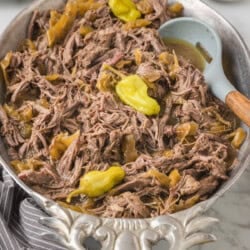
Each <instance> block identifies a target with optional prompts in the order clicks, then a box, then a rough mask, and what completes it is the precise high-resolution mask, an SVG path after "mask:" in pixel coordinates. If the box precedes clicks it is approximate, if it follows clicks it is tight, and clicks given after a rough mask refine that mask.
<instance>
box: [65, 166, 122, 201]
mask: <svg viewBox="0 0 250 250" xmlns="http://www.w3.org/2000/svg"><path fill="white" fill-rule="evenodd" d="M124 177H125V171H124V170H123V168H122V167H119V166H111V167H110V168H109V169H108V170H106V171H97V170H94V171H90V172H88V173H86V174H85V175H84V176H83V177H82V178H81V179H80V186H79V188H78V189H76V190H74V191H72V192H71V193H70V194H69V195H68V196H67V200H66V201H67V202H68V203H70V202H71V199H72V197H75V196H78V195H80V194H85V195H87V196H88V197H98V196H101V195H103V194H105V193H106V192H108V191H109V190H111V189H112V188H113V187H114V186H115V185H117V184H119V183H120V182H121V181H122V180H123V179H124Z"/></svg>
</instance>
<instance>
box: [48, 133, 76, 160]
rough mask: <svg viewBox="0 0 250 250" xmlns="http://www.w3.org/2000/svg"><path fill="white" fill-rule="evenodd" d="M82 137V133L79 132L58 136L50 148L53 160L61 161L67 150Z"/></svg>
mask: <svg viewBox="0 0 250 250" xmlns="http://www.w3.org/2000/svg"><path fill="white" fill-rule="evenodd" d="M79 136H80V131H79V130H77V131H76V132H75V133H74V134H72V135H68V134H67V133H60V134H58V135H56V136H55V137H54V138H53V140H52V142H51V144H50V147H49V152H50V156H51V158H52V160H59V159H60V158H61V156H62V155H63V154H64V152H65V151H66V150H67V148H68V147H69V146H70V145H71V143H72V142H74V141H75V140H76V139H78V137H79Z"/></svg>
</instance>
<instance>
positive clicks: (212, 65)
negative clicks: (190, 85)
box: [159, 17, 250, 126]
mask: <svg viewBox="0 0 250 250" xmlns="http://www.w3.org/2000/svg"><path fill="white" fill-rule="evenodd" d="M159 34H160V36H161V37H162V38H174V39H180V40H184V41H187V42H189V43H191V44H192V45H194V46H196V45H197V44H198V43H199V44H201V46H202V48H203V49H204V50H205V51H207V52H208V54H209V55H210V56H211V58H212V61H211V62H206V63H205V68H204V76H205V80H206V83H207V84H208V86H209V87H210V89H211V91H212V92H213V94H214V95H215V96H216V97H218V98H219V99H220V100H221V101H223V102H226V104H227V105H228V106H229V108H230V109H231V110H232V111H233V112H234V113H235V114H236V115H237V116H238V117H239V118H240V119H241V120H242V121H243V122H245V123H246V124H247V125H248V126H250V100H249V99H248V98H247V97H245V96H244V95H242V94H241V93H240V92H238V91H237V90H236V89H235V87H234V86H233V85H232V83H231V82H230V81H229V80H228V79H227V77H226V76H225V74H224V70H223V67H222V43H221V39H220V37H219V35H218V34H217V32H216V31H215V30H214V29H213V28H212V27H211V26H210V25H208V24H207V23H205V22H203V21H201V20H199V19H197V18H192V17H180V18H176V19H173V20H170V21H168V22H166V23H164V24H163V25H162V26H161V27H160V29H159Z"/></svg>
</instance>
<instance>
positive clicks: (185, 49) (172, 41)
mask: <svg viewBox="0 0 250 250" xmlns="http://www.w3.org/2000/svg"><path fill="white" fill-rule="evenodd" d="M163 41H164V43H165V44H166V46H167V47H168V48H169V49H170V50H174V51H175V53H176V55H177V56H182V57H184V58H185V59H187V60H188V61H189V62H190V63H191V64H193V65H194V66H195V67H197V68H198V69H199V70H200V71H204V69H205V59H204V57H203V55H202V54H201V52H200V51H199V50H198V49H197V48H196V47H195V46H194V45H192V44H191V43H189V42H187V41H184V40H181V39H176V38H164V39H163Z"/></svg>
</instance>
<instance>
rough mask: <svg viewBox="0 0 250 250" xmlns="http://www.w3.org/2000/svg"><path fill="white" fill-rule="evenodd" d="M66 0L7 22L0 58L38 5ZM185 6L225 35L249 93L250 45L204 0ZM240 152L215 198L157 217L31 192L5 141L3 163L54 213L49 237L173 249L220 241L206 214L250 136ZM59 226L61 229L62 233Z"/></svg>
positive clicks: (245, 155)
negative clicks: (65, 202)
mask: <svg viewBox="0 0 250 250" xmlns="http://www.w3.org/2000/svg"><path fill="white" fill-rule="evenodd" d="M63 2H64V1H63V0H54V1H46V0H39V1H35V2H34V3H33V4H32V5H31V6H30V7H29V8H27V9H26V10H24V11H23V12H22V13H20V14H19V15H18V17H17V18H16V19H15V20H14V21H13V22H12V23H11V24H10V25H9V26H8V28H7V29H6V31H5V32H4V33H3V35H2V37H1V38H0V58H2V57H3V56H4V55H5V53H6V52H7V51H9V50H15V48H16V47H17V46H18V44H19V42H20V41H21V40H22V39H24V38H25V34H26V28H27V25H28V21H29V19H30V16H31V13H32V11H33V10H34V9H40V10H43V9H50V8H58V7H59V6H61V5H62V4H63ZM179 2H182V3H183V5H184V7H185V16H194V17H196V18H200V19H202V20H203V21H205V22H207V23H209V24H210V25H211V26H213V27H214V28H215V29H216V30H217V32H218V33H219V34H220V36H221V38H222V42H223V57H224V66H225V71H226V72H227V76H228V77H229V79H231V81H232V82H233V83H235V86H236V88H237V89H239V90H240V91H241V92H243V93H244V94H245V95H247V96H248V97H250V80H249V79H250V59H249V53H248V51H247V48H246V46H245V44H244V42H243V41H242V39H241V38H240V36H239V35H238V33H237V32H236V31H235V30H234V28H233V27H232V26H231V25H230V24H229V23H228V22H227V21H226V20H224V19H223V18H222V17H221V16H219V15H218V14H217V13H216V12H215V11H214V10H212V9H211V8H209V7H208V6H207V5H205V4H204V3H202V2H200V1H199V0H179ZM3 96H4V84H3V81H2V80H1V81H0V98H1V99H0V100H1V102H3ZM245 129H246V130H247V131H248V138H247V140H246V142H245V143H244V145H243V146H242V148H241V150H240V152H239V157H238V158H239V163H238V165H237V166H236V168H235V169H234V170H233V172H232V175H231V178H230V179H229V180H228V181H227V182H226V183H224V184H223V185H222V186H221V187H220V189H219V190H218V191H217V193H215V194H214V195H213V196H212V197H211V198H210V199H208V200H206V201H204V202H202V203H199V204H197V205H195V206H194V207H192V208H190V209H187V210H185V211H182V212H179V213H176V214H173V215H166V216H161V217H156V218H152V219H105V218H98V217H95V216H90V215H84V214H79V213H76V212H73V211H69V210H68V209H65V208H62V207H60V206H59V205H58V204H56V203H55V202H53V201H50V200H48V199H46V198H45V197H43V196H41V195H39V194H37V193H36V192H34V191H32V190H31V189H30V188H29V187H28V186H26V185H25V184H24V183H23V182H22V181H21V180H19V179H18V177H17V176H16V175H15V173H14V172H13V170H12V169H11V167H10V165H9V162H8V157H7V154H6V150H5V148H4V145H3V143H2V141H1V140H0V154H1V157H0V163H1V165H2V166H3V167H4V169H5V170H6V171H7V172H8V173H9V174H10V175H11V176H12V177H13V179H14V180H15V181H16V183H17V184H18V185H19V186H21V187H22V188H23V189H24V190H25V191H26V192H27V193H28V194H29V195H31V196H32V197H33V198H34V199H35V200H36V201H37V203H38V204H39V205H40V206H41V207H42V208H43V209H44V210H46V211H47V212H48V213H49V214H50V215H51V217H48V218H41V223H43V224H45V225H47V226H49V227H51V228H54V229H55V234H49V235H46V237H49V238H53V239H57V240H59V241H60V242H61V243H63V244H64V245H65V246H67V247H68V248H70V249H84V247H83V244H82V242H83V241H84V240H85V239H86V237H88V236H93V237H94V238H95V239H97V240H98V241H100V243H101V245H102V249H109V250H112V249H117V250H118V249H119V250H121V249H135V250H139V249H143V250H146V249H148V250H149V249H151V248H152V244H155V243H156V242H157V241H159V240H160V239H165V240H167V241H168V242H169V245H170V249H172V250H180V249H187V248H189V247H191V246H193V245H196V244H200V243H205V242H209V241H213V240H215V237H214V236H213V235H210V234H206V233H204V232H203V230H204V229H205V228H206V227H207V226H209V225H210V224H211V223H214V222H216V221H217V219H215V218H207V217H204V216H201V214H202V213H203V212H204V211H206V210H207V209H208V208H209V207H210V206H211V205H212V204H213V203H214V202H215V200H217V199H218V198H219V197H220V196H221V195H222V194H223V193H224V192H226V191H227V190H228V189H229V188H230V187H231V186H232V185H233V184H234V183H235V181H236V180H237V179H238V177H239V176H240V175H241V174H242V173H243V171H244V170H245V169H246V167H247V166H248V165H250V135H249V129H248V128H246V127H245ZM58 231H59V233H57V232H58ZM197 232H198V233H197Z"/></svg>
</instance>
